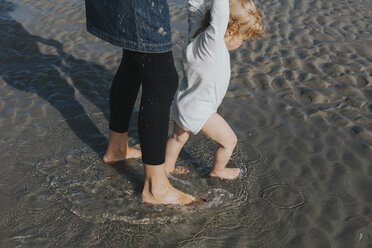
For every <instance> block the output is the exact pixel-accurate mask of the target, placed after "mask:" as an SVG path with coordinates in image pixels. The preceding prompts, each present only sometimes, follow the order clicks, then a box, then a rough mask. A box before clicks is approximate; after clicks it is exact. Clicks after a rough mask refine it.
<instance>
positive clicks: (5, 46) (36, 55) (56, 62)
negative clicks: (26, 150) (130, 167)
mask: <svg viewBox="0 0 372 248" xmlns="http://www.w3.org/2000/svg"><path fill="white" fill-rule="evenodd" d="M14 9H15V5H14V4H13V3H11V2H9V1H6V0H0V35H1V39H0V77H2V78H3V80H4V81H5V82H6V83H7V84H8V85H10V86H12V87H14V88H16V89H18V90H21V91H24V92H29V93H35V94H37V95H38V96H39V97H41V98H42V99H44V100H45V101H47V102H48V103H49V104H51V105H52V106H53V107H54V108H56V109H57V110H58V111H59V112H60V113H61V115H62V116H63V118H64V119H65V121H66V122H67V123H68V125H69V127H70V128H71V130H72V131H73V132H74V133H75V135H76V136H77V137H78V138H79V139H80V140H81V141H83V142H84V143H85V144H87V145H88V146H89V147H90V148H91V149H93V150H94V151H95V152H96V153H97V154H99V155H102V151H103V149H104V147H105V146H106V144H107V139H106V138H105V136H104V135H103V134H102V133H101V132H100V131H99V129H98V128H97V127H96V126H95V124H94V123H93V122H92V120H91V119H90V118H89V116H88V114H87V113H86V111H85V110H84V108H83V106H82V105H81V103H80V102H79V101H78V100H77V99H76V98H75V95H74V94H75V89H74V87H75V88H76V89H78V91H79V92H80V93H81V94H82V95H84V97H85V98H86V99H88V100H89V101H90V102H92V103H93V104H94V105H95V106H97V107H98V108H99V109H100V110H101V111H102V112H103V113H104V114H105V116H106V118H108V116H107V113H108V111H107V107H108V94H109V85H107V84H106V83H102V81H103V80H102V75H107V74H110V72H108V71H107V70H105V68H103V67H102V66H100V65H97V64H93V63H88V62H86V61H84V60H80V59H76V58H74V57H73V56H72V55H70V54H67V53H65V52H64V51H63V46H62V44H61V43H59V42H58V41H56V40H53V39H44V38H42V37H39V36H36V35H32V34H30V33H28V32H27V31H26V30H25V29H24V28H23V26H22V24H21V23H19V22H17V21H15V20H14V19H12V18H11V17H10V16H9V14H8V13H10V12H11V11H13V10H14ZM38 44H42V45H46V46H49V47H50V48H54V49H55V50H56V51H57V54H58V55H52V54H43V53H42V52H41V51H40V49H39V46H38ZM63 74H65V75H67V77H66V76H64V75H63ZM100 75H101V77H100ZM67 78H70V79H71V80H72V83H71V82H69V80H67ZM44 114H45V113H44Z"/></svg>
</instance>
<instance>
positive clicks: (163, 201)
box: [142, 187, 206, 206]
mask: <svg viewBox="0 0 372 248" xmlns="http://www.w3.org/2000/svg"><path fill="white" fill-rule="evenodd" d="M142 201H143V203H145V204H151V205H179V206H190V205H194V204H195V205H196V204H201V203H203V202H206V200H204V199H200V198H196V197H194V196H192V195H189V194H186V193H183V192H181V191H179V190H177V189H175V188H173V187H172V188H171V189H168V190H164V191H163V192H157V193H150V192H145V191H144V192H142Z"/></svg>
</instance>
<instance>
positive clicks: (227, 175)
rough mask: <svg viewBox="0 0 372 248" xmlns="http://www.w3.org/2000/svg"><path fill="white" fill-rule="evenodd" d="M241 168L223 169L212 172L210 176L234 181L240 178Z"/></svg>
mask: <svg viewBox="0 0 372 248" xmlns="http://www.w3.org/2000/svg"><path fill="white" fill-rule="evenodd" d="M239 173H240V169H239V168H223V169H220V170H212V171H211V173H209V175H210V176H211V177H218V178H221V179H227V180H233V179H236V178H237V177H238V176H239Z"/></svg>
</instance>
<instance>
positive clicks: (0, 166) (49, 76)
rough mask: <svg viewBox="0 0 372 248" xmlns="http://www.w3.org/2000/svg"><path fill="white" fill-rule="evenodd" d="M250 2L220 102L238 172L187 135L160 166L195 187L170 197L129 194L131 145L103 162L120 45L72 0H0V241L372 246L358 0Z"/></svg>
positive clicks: (181, 33)
mask: <svg viewBox="0 0 372 248" xmlns="http://www.w3.org/2000/svg"><path fill="white" fill-rule="evenodd" d="M256 2H257V4H258V5H259V6H260V8H261V9H262V10H263V11H264V16H265V26H266V30H267V36H266V37H265V38H264V39H262V40H259V41H250V42H246V43H244V45H243V46H242V47H241V48H240V49H239V50H237V51H234V52H232V53H231V64H232V79H231V84H230V87H229V90H228V93H227V95H226V98H225V99H224V101H223V103H222V105H221V107H220V109H219V113H220V114H221V115H222V116H223V117H224V118H225V119H226V120H227V121H228V122H229V123H230V125H231V126H232V128H233V129H234V131H235V132H236V134H237V136H238V138H239V143H238V145H237V148H236V150H235V152H234V154H233V157H232V159H231V161H230V162H229V166H237V167H240V168H242V170H243V172H244V174H243V177H242V178H240V179H238V180H236V181H233V182H226V181H220V180H216V179H212V178H209V177H208V176H207V175H208V171H209V170H210V167H211V161H212V158H213V152H214V148H215V144H214V143H213V142H211V141H210V140H208V139H207V138H206V137H205V136H203V135H197V136H193V137H192V138H191V140H190V141H189V142H188V144H187V146H186V147H185V149H184V150H183V151H182V153H181V156H180V159H179V162H178V163H179V164H182V165H184V166H186V167H187V168H188V169H189V170H190V171H191V173H190V175H188V176H179V177H172V178H171V182H172V184H173V185H175V186H176V187H177V188H179V189H181V190H183V191H186V192H188V193H190V194H195V195H198V196H201V197H205V198H207V199H208V200H209V201H208V202H207V203H206V204H204V205H203V206H201V207H197V208H178V207H161V206H144V205H142V204H141V194H140V193H141V189H142V184H143V176H144V175H143V171H142V165H141V162H140V161H137V160H131V161H127V162H126V163H121V164H116V165H113V166H110V165H105V164H103V162H101V159H100V157H101V156H102V153H103V152H104V149H105V147H106V144H107V133H108V131H107V130H108V123H107V118H108V96H109V87H110V83H111V80H112V78H113V75H114V73H115V70H116V68H117V66H118V63H119V61H120V58H121V50H120V48H116V47H113V46H111V45H109V44H107V43H104V42H102V41H100V40H99V39H97V38H95V37H94V36H92V35H90V34H88V33H87V32H86V30H85V13H84V3H83V1H78V0H59V1H57V0H12V1H10V0H0V37H1V38H0V209H1V211H0V247H250V248H251V247H260V248H262V247H268V248H272V247H275V248H276V247H283V248H285V247H295V248H298V247H314V248H315V247H316V248H321V247H335V248H339V247H345V248H350V247H372V231H371V230H372V81H371V78H372V49H371V47H372V26H371V23H372V4H371V1H370V0H353V1H351V0H279V1H273V0H267V1H263V0H258V1H256ZM169 5H170V9H171V16H172V17H171V19H172V25H173V32H172V35H173V40H174V54H175V61H176V66H177V69H178V72H179V73H180V75H181V67H180V61H181V49H182V46H183V43H184V40H185V37H186V29H187V26H186V25H187V24H186V18H187V13H186V5H185V1H180V0H176V1H174V0H172V1H170V2H169ZM137 106H138V103H137ZM133 117H134V118H133V123H132V125H131V129H130V136H131V139H130V143H131V144H135V143H138V135H137V129H136V117H137V110H136V111H135V112H134V116H133Z"/></svg>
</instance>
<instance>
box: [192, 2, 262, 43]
mask: <svg viewBox="0 0 372 248" xmlns="http://www.w3.org/2000/svg"><path fill="white" fill-rule="evenodd" d="M210 21H211V11H210V8H208V9H207V12H206V13H205V16H204V20H203V22H202V24H201V27H200V28H199V29H198V30H197V31H196V32H195V34H194V35H193V37H194V38H195V37H196V36H198V35H199V34H200V33H202V32H204V31H205V30H206V29H207V28H208V26H209V25H210ZM227 30H229V31H230V32H232V35H239V36H242V37H243V38H244V39H245V40H249V39H260V38H263V37H264V36H265V27H264V24H263V18H262V15H261V13H260V11H259V10H258V9H257V7H256V5H255V4H254V2H253V1H252V0H230V18H229V23H228V26H227Z"/></svg>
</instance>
